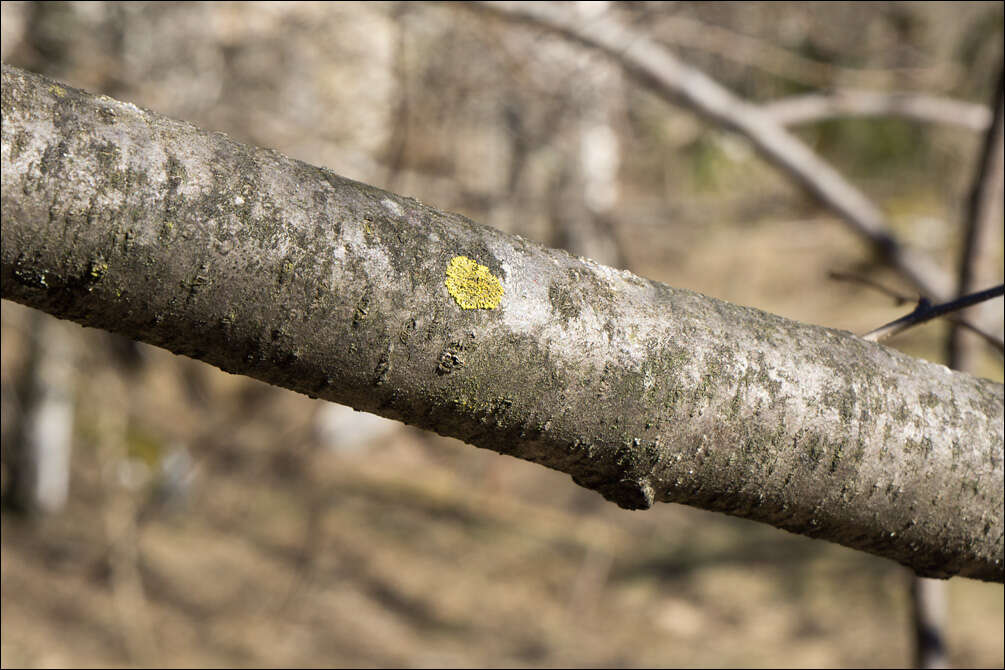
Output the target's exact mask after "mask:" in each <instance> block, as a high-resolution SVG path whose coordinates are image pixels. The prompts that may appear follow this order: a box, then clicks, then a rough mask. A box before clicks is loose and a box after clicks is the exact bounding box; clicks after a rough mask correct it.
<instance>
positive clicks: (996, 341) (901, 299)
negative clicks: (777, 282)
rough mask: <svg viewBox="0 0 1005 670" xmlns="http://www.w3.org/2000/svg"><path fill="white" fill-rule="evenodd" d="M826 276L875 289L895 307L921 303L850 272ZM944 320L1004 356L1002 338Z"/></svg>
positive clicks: (950, 317)
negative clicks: (890, 300) (982, 340)
mask: <svg viewBox="0 0 1005 670" xmlns="http://www.w3.org/2000/svg"><path fill="white" fill-rule="evenodd" d="M827 276H828V278H830V279H834V280H836V281H846V282H852V283H856V284H862V285H864V286H868V287H869V288H872V289H875V290H877V291H879V292H880V293H882V294H884V295H888V296H890V297H891V298H893V299H894V300H895V301H896V303H897V305H904V304H907V303H909V302H920V301H921V298H920V297H918V296H909V295H907V294H906V293H900V292H899V291H895V290H893V289H892V288H889V287H887V286H883V285H882V284H880V283H879V282H875V281H873V280H871V279H869V278H868V277H862V276H860V275H856V274H851V273H850V272H835V271H831V272H829V273H827ZM946 319H947V320H948V321H951V322H952V323H954V324H956V325H957V326H959V327H960V328H963V329H964V330H969V331H970V332H972V333H973V334H974V335H977V336H978V337H980V338H982V339H984V340H985V341H986V342H987V343H988V344H989V345H991V346H992V347H993V348H994V349H995V350H997V351H998V353H1000V354H1002V355H1005V341H1003V340H1002V338H1000V337H995V336H994V335H992V334H991V333H989V332H987V331H984V330H982V329H980V328H978V327H977V326H975V325H974V324H972V323H970V322H969V321H967V320H966V319H964V318H962V317H960V316H958V315H956V314H947V315H946Z"/></svg>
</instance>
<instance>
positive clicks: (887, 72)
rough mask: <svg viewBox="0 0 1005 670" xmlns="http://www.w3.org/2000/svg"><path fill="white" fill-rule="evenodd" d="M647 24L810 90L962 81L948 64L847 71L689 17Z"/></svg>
mask: <svg viewBox="0 0 1005 670" xmlns="http://www.w3.org/2000/svg"><path fill="white" fill-rule="evenodd" d="M647 23H648V25H650V26H651V27H652V32H651V34H653V35H655V36H658V38H659V39H660V40H663V41H667V42H671V43H673V44H674V45H676V46H683V47H688V48H691V49H698V50H701V51H706V52H708V53H714V54H717V55H719V56H721V57H723V58H726V59H729V60H732V61H734V62H738V63H742V64H743V65H745V66H748V67H754V68H757V69H759V70H762V71H764V72H768V73H770V74H773V75H775V76H778V77H782V78H784V79H788V80H789V81H793V82H798V83H801V84H808V85H810V86H820V87H827V86H834V85H835V84H836V83H842V84H844V85H848V86H867V87H871V86H875V87H882V86H889V85H891V84H892V83H894V82H903V81H904V79H905V78H908V79H910V80H912V81H913V82H918V83H920V82H927V86H931V85H932V82H933V80H935V81H937V82H938V84H937V85H941V84H943V83H944V82H952V81H957V80H958V79H959V76H958V67H957V66H955V65H947V64H943V63H939V64H935V65H933V66H932V67H920V68H884V69H874V68H868V69H866V68H848V67H842V66H840V65H836V64H834V63H827V62H824V61H820V60H815V59H813V58H807V57H806V56H803V55H801V54H798V53H796V52H794V51H792V50H790V49H786V48H784V47H779V46H777V45H775V44H772V43H771V42H768V41H766V40H762V39H760V38H757V37H753V36H751V35H745V34H743V33H739V32H736V31H733V30H730V29H728V28H724V27H722V26H717V25H713V24H710V23H706V22H704V21H698V20H696V19H693V18H689V17H686V16H677V15H671V16H661V17H652V18H651V19H649V20H648V21H647Z"/></svg>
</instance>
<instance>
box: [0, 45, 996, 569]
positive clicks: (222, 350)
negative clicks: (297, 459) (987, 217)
mask: <svg viewBox="0 0 1005 670" xmlns="http://www.w3.org/2000/svg"><path fill="white" fill-rule="evenodd" d="M2 111H3V134H2V176H3V186H2V189H3V204H2V214H3V230H2V232H3V242H2V250H0V259H2V265H0V273H2V274H0V279H2V293H3V297H4V298H8V299H11V300H16V301H18V302H21V303H24V304H26V305H30V306H33V307H36V308H39V309H43V310H45V311H47V312H50V313H52V314H55V315H57V316H60V317H62V318H69V319H73V320H75V321H78V322H80V323H82V324H84V325H88V326H94V327H98V328H105V329H108V330H112V331H115V332H119V333H122V334H124V335H127V336H129V337H132V338H134V339H139V340H142V341H145V342H149V343H151V344H155V345H158V346H162V347H164V348H166V349H169V350H171V351H174V352H176V353H180V354H184V355H188V356H192V357H194V358H198V359H201V360H204V361H207V362H209V363H212V364H213V365H216V366H218V367H220V368H222V369H224V370H227V371H229V372H233V373H240V374H246V375H249V376H252V377H256V378H258V379H262V380H264V381H267V382H269V383H272V384H276V385H278V386H283V387H286V388H290V389H293V390H295V391H299V392H301V393H306V394H309V395H313V396H320V397H324V398H326V399H329V400H333V401H336V402H340V403H343V404H348V405H351V406H353V407H355V408H357V409H360V410H366V411H370V412H374V413H377V414H381V415H383V416H387V417H390V418H394V419H399V420H401V421H405V422H407V423H412V424H415V425H418V426H421V427H424V428H428V429H431V430H435V431H436V432H439V433H442V434H444V435H451V436H454V437H458V438H460V439H462V440H465V441H467V442H469V443H471V444H475V445H477V446H480V447H485V448H489V449H494V450H496V451H499V452H502V453H507V454H511V455H513V456H517V457H519V458H524V459H527V460H531V461H534V462H537V463H540V464H542V465H546V466H548V467H551V468H555V469H557V470H561V471H563V472H567V473H569V474H571V475H572V477H573V479H574V480H575V481H576V482H577V483H579V484H581V485H583V486H586V487H589V488H592V489H595V490H597V491H599V492H601V493H602V494H603V495H604V496H605V497H607V498H608V499H610V500H612V501H614V502H616V503H618V504H619V505H621V506H623V507H627V508H646V507H649V506H650V505H652V504H653V502H655V501H665V502H680V503H686V504H689V505H694V506H697V507H702V508H705V509H710V510H717V511H720V512H725V513H728V514H733V515H736V516H742V517H746V518H749V519H755V520H758V521H762V522H765V523H770V524H772V525H774V526H777V527H780V528H785V529H787V530H791V531H793V532H798V533H802V534H805V535H809V536H812V537H819V538H824V539H827V540H831V541H833V542H839V543H841V544H845V545H847V546H850V547H854V548H857V549H861V550H864V551H869V552H871V553H874V554H878V555H881V556H886V557H888V558H891V559H893V560H896V561H899V562H901V563H903V564H905V565H908V566H910V567H911V568H913V569H914V570H915V571H916V572H918V573H920V574H924V575H931V576H938V577H948V576H951V575H964V576H969V577H974V578H978V579H984V580H991V581H999V582H1001V581H1005V569H1003V455H1002V442H1003V427H1002V419H1003V389H1002V386H1001V385H1000V384H995V383H992V382H990V381H988V380H984V379H977V378H974V377H971V376H969V375H964V374H956V373H952V372H950V371H948V370H947V369H946V368H944V367H942V366H939V365H934V364H930V363H927V362H924V361H920V360H917V359H913V358H911V357H909V356H906V355H904V354H901V353H898V352H896V351H893V350H891V349H887V348H884V347H882V346H880V345H877V344H873V343H869V342H865V341H863V340H861V339H860V338H857V337H854V336H853V335H851V334H849V333H843V332H838V331H834V330H830V329H827V328H822V327H816V326H809V325H804V324H799V323H795V322H791V321H787V320H785V319H782V318H780V317H777V316H773V315H771V314H766V313H764V312H761V311H759V310H756V309H750V308H744V307H739V306H735V305H730V304H727V303H723V302H720V301H717V300H714V299H711V298H706V297H704V296H701V295H699V294H697V293H693V292H690V291H686V290H681V289H675V288H671V287H669V286H666V285H664V284H660V283H658V282H652V281H648V280H645V279H642V278H640V277H637V276H635V275H633V274H631V273H628V272H622V271H618V270H614V269H611V268H607V267H603V266H600V265H598V264H596V263H593V262H592V261H588V260H585V259H578V258H573V257H571V256H569V255H568V254H566V253H564V252H561V251H556V250H551V249H546V248H544V247H541V246H538V245H536V244H533V243H531V242H528V241H526V240H524V239H522V238H520V237H517V236H511V235H506V234H504V233H501V232H499V231H496V230H493V229H490V228H485V227H482V226H478V225H477V224H475V223H473V222H471V221H469V220H468V219H465V218H464V217H462V216H459V215H456V214H449V213H445V212H440V211H437V210H435V209H432V208H430V207H427V206H425V205H423V204H421V203H419V202H417V201H415V200H412V199H409V198H404V197H401V196H397V195H394V194H392V193H388V192H386V191H382V190H380V189H377V188H375V187H372V186H368V185H366V184H361V183H358V182H354V181H350V180H347V179H344V178H341V177H339V176H337V175H335V174H333V173H331V172H330V171H327V170H325V169H322V168H316V167H312V166H310V165H306V164H304V163H301V162H298V161H294V160H291V159H288V158H286V157H284V156H282V155H280V154H278V153H276V152H274V151H269V150H264V149H257V148H254V147H249V146H245V145H241V144H238V143H237V142H234V141H233V140H231V139H230V138H228V137H227V136H225V135H222V134H218V133H208V132H204V131H201V130H199V129H197V128H195V127H193V126H191V125H189V124H186V123H181V122H177V121H172V120H170V119H166V118H164V117H161V116H158V115H156V114H153V113H150V112H146V111H143V110H140V109H138V108H137V107H135V106H134V105H131V104H128V103H121V102H116V101H114V100H111V99H109V98H107V97H96V96H92V95H89V94H86V93H84V92H81V91H77V90H74V89H71V88H69V87H66V86H63V85H61V84H58V83H55V82H53V81H51V80H48V79H45V78H43V77H40V76H38V75H34V74H31V73H28V72H24V71H22V70H18V69H16V68H11V67H8V66H6V65H4V66H3V95H2ZM465 259H471V260H472V261H473V262H469V261H468V260H465ZM465 307H469V308H470V309H466V308H465Z"/></svg>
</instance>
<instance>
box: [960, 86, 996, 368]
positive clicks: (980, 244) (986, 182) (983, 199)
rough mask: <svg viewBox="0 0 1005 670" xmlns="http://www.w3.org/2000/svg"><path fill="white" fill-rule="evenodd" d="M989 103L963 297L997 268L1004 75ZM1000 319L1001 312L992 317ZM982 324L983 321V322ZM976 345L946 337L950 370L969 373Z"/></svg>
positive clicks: (969, 215)
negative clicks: (988, 125)
mask: <svg viewBox="0 0 1005 670" xmlns="http://www.w3.org/2000/svg"><path fill="white" fill-rule="evenodd" d="M995 89H996V90H995V94H994V95H995V98H994V100H993V102H992V104H993V105H994V109H995V114H994V123H993V124H992V125H991V128H990V129H989V130H988V132H987V135H986V136H985V140H984V145H983V147H982V148H981V152H980V155H979V156H978V159H977V166H976V169H975V170H974V178H973V186H972V188H971V191H970V197H969V198H968V200H967V205H966V212H965V213H964V227H963V231H962V237H963V240H962V245H961V254H960V261H959V275H958V277H959V278H958V280H957V281H958V284H957V293H958V294H959V295H964V294H967V293H970V292H972V291H974V290H975V289H976V288H977V287H978V286H987V285H988V284H991V283H992V282H994V281H996V280H997V275H998V272H999V270H998V268H997V264H996V263H994V260H993V256H992V254H991V250H992V249H994V248H996V247H997V246H998V244H999V242H998V235H999V234H1000V231H1001V223H1002V183H1003V181H1005V164H1003V162H1005V157H1003V153H1005V150H1003V146H1005V133H1003V113H1005V110H1003V106H1005V74H1003V73H1001V72H1000V73H999V75H998V84H997V86H996V87H995ZM982 312H983V313H984V314H985V315H986V316H990V315H991V313H992V312H991V310H989V309H988V306H984V308H983V309H982V310H977V309H974V310H970V313H969V314H961V315H960V316H961V317H969V320H971V321H980V316H981V313H982ZM994 314H995V315H996V316H998V317H1000V316H1001V310H997V312H995V313H994ZM985 320H986V318H985ZM974 344H976V342H974V341H972V340H970V339H968V338H965V337H963V334H962V333H961V332H959V330H958V329H956V328H954V329H952V330H951V331H950V333H949V339H948V341H947V343H946V347H947V360H948V361H949V364H950V366H951V367H953V368H954V369H958V370H959V369H962V370H965V371H968V372H969V371H971V370H970V368H972V367H973V365H974V360H975V358H976V357H977V350H976V349H975V347H974Z"/></svg>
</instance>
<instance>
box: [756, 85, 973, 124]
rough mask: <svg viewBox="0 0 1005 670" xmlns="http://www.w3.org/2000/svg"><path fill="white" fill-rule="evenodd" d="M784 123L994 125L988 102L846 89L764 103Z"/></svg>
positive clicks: (763, 107)
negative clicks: (850, 119) (883, 120)
mask: <svg viewBox="0 0 1005 670" xmlns="http://www.w3.org/2000/svg"><path fill="white" fill-rule="evenodd" d="M761 109H762V110H763V111H764V113H765V114H767V115H768V116H770V117H771V118H772V119H773V120H774V121H775V123H777V124H779V125H782V126H795V125H800V124H804V123H814V122H816V121H825V120H827V119H832V118H834V117H838V116H895V117H900V118H905V119H913V120H915V121H923V122H925V123H942V124H947V125H954V126H962V127H964V128H967V129H969V130H973V131H976V132H984V131H986V130H987V129H988V127H989V126H990V125H991V110H990V109H988V108H987V107H986V106H985V105H981V104H977V103H973V102H964V101H962V100H954V99H952V98H944V97H939V96H933V95H924V94H921V93H887V92H882V91H860V90H853V89H843V90H839V91H834V92H833V93H828V94H818V93H814V94H809V95H798V96H792V97H789V98H782V99H781V100H776V101H774V102H769V103H767V104H764V105H761Z"/></svg>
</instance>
